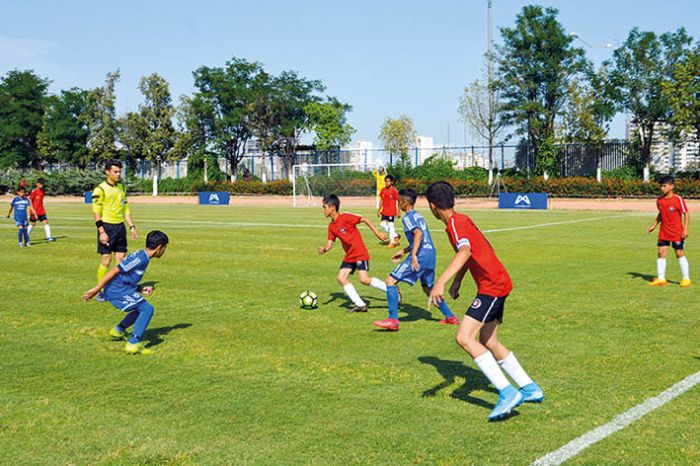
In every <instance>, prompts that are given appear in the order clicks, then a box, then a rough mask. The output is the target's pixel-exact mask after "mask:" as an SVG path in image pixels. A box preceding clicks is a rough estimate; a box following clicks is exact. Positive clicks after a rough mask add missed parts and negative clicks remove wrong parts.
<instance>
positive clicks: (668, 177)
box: [659, 175, 676, 184]
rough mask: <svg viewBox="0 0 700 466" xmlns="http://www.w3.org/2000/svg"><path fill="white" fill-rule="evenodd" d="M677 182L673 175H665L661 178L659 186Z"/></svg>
mask: <svg viewBox="0 0 700 466" xmlns="http://www.w3.org/2000/svg"><path fill="white" fill-rule="evenodd" d="M675 181H676V179H675V178H674V177H672V176H671V175H665V176H662V177H661V178H659V184H673V183H674V182H675Z"/></svg>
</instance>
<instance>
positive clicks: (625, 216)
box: [482, 214, 638, 233]
mask: <svg viewBox="0 0 700 466" xmlns="http://www.w3.org/2000/svg"><path fill="white" fill-rule="evenodd" d="M637 216H638V215H635V214H624V215H608V216H606V217H588V218H579V219H576V220H562V221H560V222H549V223H538V224H536V225H524V226H521V227H509V228H494V229H492V230H482V232H483V233H499V232H501V231H516V230H528V229H530V228H540V227H549V226H555V225H567V224H570V223H583V222H593V221H595V220H607V219H610V218H627V217H637Z"/></svg>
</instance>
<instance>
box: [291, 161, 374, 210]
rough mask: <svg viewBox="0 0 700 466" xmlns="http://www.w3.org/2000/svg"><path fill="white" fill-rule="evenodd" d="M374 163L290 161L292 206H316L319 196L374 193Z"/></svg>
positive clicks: (320, 197) (362, 195) (357, 195)
mask: <svg viewBox="0 0 700 466" xmlns="http://www.w3.org/2000/svg"><path fill="white" fill-rule="evenodd" d="M377 169H378V166H377V165H374V164H369V163H333V164H330V163H319V164H306V163H303V164H301V165H294V166H293V167H292V188H293V205H294V207H310V206H320V205H321V199H322V198H323V196H327V195H329V194H336V195H337V196H339V197H340V198H341V199H342V198H343V197H344V196H353V197H376V194H377V181H376V179H375V177H374V175H373V174H372V172H373V171H375V170H377Z"/></svg>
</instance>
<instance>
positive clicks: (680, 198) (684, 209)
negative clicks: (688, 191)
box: [678, 196, 688, 214]
mask: <svg viewBox="0 0 700 466" xmlns="http://www.w3.org/2000/svg"><path fill="white" fill-rule="evenodd" d="M678 200H679V201H680V203H681V213H682V214H687V213H688V206H687V205H686V204H685V199H683V198H682V197H680V196H678Z"/></svg>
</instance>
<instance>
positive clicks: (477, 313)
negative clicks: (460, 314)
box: [467, 294, 508, 324]
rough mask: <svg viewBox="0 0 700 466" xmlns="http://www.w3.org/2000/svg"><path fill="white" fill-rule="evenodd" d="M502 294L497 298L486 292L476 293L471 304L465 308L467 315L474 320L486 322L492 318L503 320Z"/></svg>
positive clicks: (503, 298)
mask: <svg viewBox="0 0 700 466" xmlns="http://www.w3.org/2000/svg"><path fill="white" fill-rule="evenodd" d="M507 297H508V296H503V297H501V298H497V297H495V296H489V295H487V294H478V295H476V298H474V301H472V305H471V306H469V309H467V315H468V316H469V317H471V318H472V319H474V320H478V321H479V322H481V323H484V324H487V323H489V322H491V321H492V320H494V319H498V321H499V322H503V306H504V304H505V303H506V298H507Z"/></svg>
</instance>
